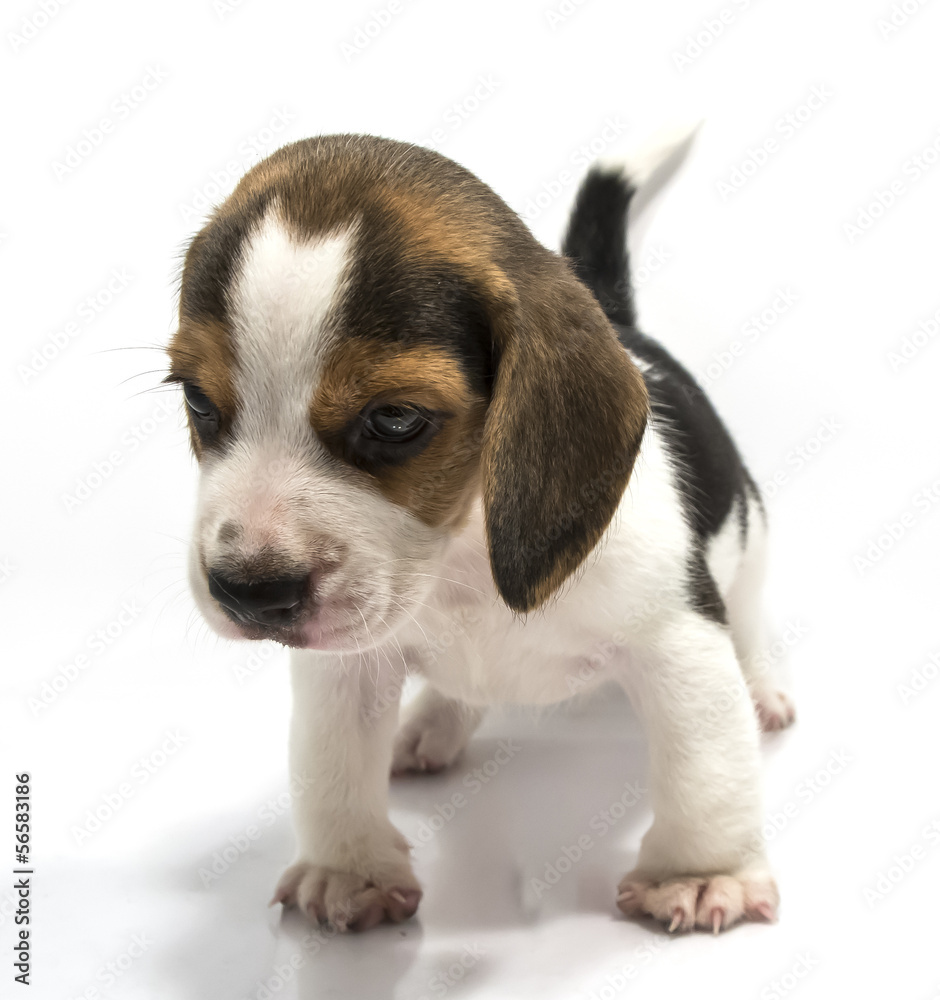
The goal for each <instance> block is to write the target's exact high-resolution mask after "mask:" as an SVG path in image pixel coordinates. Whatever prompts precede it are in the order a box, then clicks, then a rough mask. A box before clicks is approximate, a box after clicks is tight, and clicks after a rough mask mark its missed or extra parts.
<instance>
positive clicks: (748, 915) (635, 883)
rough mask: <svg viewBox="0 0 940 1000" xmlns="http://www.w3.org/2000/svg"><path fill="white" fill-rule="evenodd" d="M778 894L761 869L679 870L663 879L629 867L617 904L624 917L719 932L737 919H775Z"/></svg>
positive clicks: (675, 927) (673, 927) (672, 927)
mask: <svg viewBox="0 0 940 1000" xmlns="http://www.w3.org/2000/svg"><path fill="white" fill-rule="evenodd" d="M779 902H780V895H779V893H778V892H777V885H776V883H775V882H774V880H773V878H772V877H771V876H770V875H768V874H766V873H764V872H742V873H739V874H737V875H709V876H695V875H688V876H686V875H683V876H680V877H678V878H671V879H666V880H665V881H662V882H657V881H654V880H652V879H650V878H648V877H647V876H646V875H645V874H644V873H643V872H642V871H639V870H637V871H632V872H630V874H629V875H626V876H625V877H624V878H623V879H622V880H621V882H620V885H619V887H618V895H617V906H618V907H620V909H621V910H623V912H624V913H626V915H627V916H628V917H637V916H641V915H643V914H648V915H649V916H652V917H655V918H656V919H657V920H661V921H662V922H663V923H664V924H666V926H667V927H668V929H669V931H670V932H671V931H690V930H692V928H693V927H701V928H703V929H705V930H709V931H712V932H713V933H715V934H717V933H718V932H719V931H722V930H727V928H729V927H731V926H732V924H736V923H737V922H738V921H739V920H742V919H743V920H763V921H768V922H771V923H772V922H773V921H774V920H776V919H777V906H778V904H779Z"/></svg>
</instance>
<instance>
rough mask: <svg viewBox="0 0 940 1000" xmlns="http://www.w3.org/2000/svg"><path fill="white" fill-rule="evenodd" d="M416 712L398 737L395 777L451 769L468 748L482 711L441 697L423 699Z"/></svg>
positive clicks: (393, 753) (393, 771) (394, 758)
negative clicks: (408, 772)
mask: <svg viewBox="0 0 940 1000" xmlns="http://www.w3.org/2000/svg"><path fill="white" fill-rule="evenodd" d="M415 707H416V711H415V713H414V714H413V715H412V716H411V718H409V719H407V720H406V721H405V723H404V724H403V725H402V727H401V729H399V731H398V735H397V736H396V737H395V746H394V749H393V751H392V774H403V773H404V772H406V771H416V772H419V773H424V774H436V773H437V772H438V771H443V770H444V768H446V767H450V765H451V764H453V763H454V761H455V760H456V759H457V758H458V757H459V756H460V754H461V753H462V752H463V749H464V747H466V745H467V742H468V741H469V739H470V736H471V735H472V734H473V730H474V729H475V728H476V726H477V724H478V723H479V720H480V716H481V715H482V712H480V711H479V710H478V709H473V708H470V707H469V706H467V705H462V704H461V703H460V702H457V701H452V700H451V699H449V698H444V697H443V696H440V695H437V694H436V693H435V694H434V695H432V696H429V697H426V698H421V699H419V704H418V705H416V706H415Z"/></svg>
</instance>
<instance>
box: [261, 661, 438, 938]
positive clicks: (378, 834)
mask: <svg viewBox="0 0 940 1000" xmlns="http://www.w3.org/2000/svg"><path fill="white" fill-rule="evenodd" d="M366 658H367V662H363V661H361V660H360V657H359V656H353V657H341V656H333V655H329V654H325V653H310V652H306V651H295V652H294V653H292V656H291V676H292V685H293V691H294V712H293V719H292V722H291V738H290V769H291V778H292V784H293V787H294V788H295V789H297V790H300V789H303V791H302V792H299V794H298V795H296V796H295V799H294V806H293V810H294V825H295V828H296V834H297V848H298V850H297V859H296V861H295V862H294V864H293V865H292V866H291V867H290V868H289V869H288V870H287V871H286V872H285V873H284V875H283V877H282V878H281V881H280V883H279V884H278V887H277V890H276V891H275V894H274V900H273V901H274V902H282V903H284V904H286V905H296V906H297V907H299V908H300V909H301V910H303V911H304V912H305V913H306V914H307V915H308V916H309V917H310V918H311V919H313V920H326V921H329V922H330V923H331V924H333V925H334V926H335V927H337V928H339V929H340V930H347V929H350V930H365V929H367V928H369V927H372V926H374V925H375V924H377V923H380V922H381V921H382V920H384V919H389V920H393V921H399V920H406V919H407V918H408V917H410V916H412V915H413V914H414V912H415V910H417V908H418V902H419V901H420V899H421V889H420V887H419V885H418V882H417V880H416V879H415V876H414V873H413V872H412V870H411V863H410V860H409V848H408V843H407V841H406V840H405V838H404V837H403V836H402V835H401V834H400V833H399V832H398V830H396V829H395V827H394V826H392V824H391V823H390V822H389V819H388V777H389V768H390V766H391V760H392V743H393V740H394V737H395V729H396V726H397V721H398V701H399V695H400V692H401V683H402V675H403V668H402V670H401V671H398V670H396V669H395V668H393V667H392V666H391V665H390V664H389V663H388V661H387V660H385V662H379V661H380V660H384V659H385V658H384V657H380V656H377V655H376V656H373V657H371V658H370V657H369V654H366Z"/></svg>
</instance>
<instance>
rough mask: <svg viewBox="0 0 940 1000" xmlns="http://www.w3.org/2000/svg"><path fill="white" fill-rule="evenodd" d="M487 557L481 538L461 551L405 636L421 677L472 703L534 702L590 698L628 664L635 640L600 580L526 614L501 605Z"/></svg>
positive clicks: (574, 588) (587, 582) (586, 581)
mask: <svg viewBox="0 0 940 1000" xmlns="http://www.w3.org/2000/svg"><path fill="white" fill-rule="evenodd" d="M484 552H485V550H484V548H483V545H482V535H481V536H480V544H479V545H478V546H473V547H472V549H471V548H462V547H458V549H457V550H456V552H454V553H452V554H451V556H450V557H449V558H448V559H447V561H446V562H445V564H444V566H443V567H442V570H441V578H442V582H441V583H440V584H439V585H438V586H437V587H436V588H435V590H434V592H433V593H432V594H431V595H429V598H428V599H427V601H426V602H425V604H424V606H423V608H422V609H421V611H420V614H418V615H416V620H415V621H414V623H413V624H412V625H411V626H410V627H409V628H407V629H406V630H405V631H404V633H403V634H401V635H400V636H399V639H400V640H404V642H403V644H407V646H408V648H409V649H410V650H412V651H413V658H412V663H413V667H414V669H415V670H416V671H417V672H419V673H421V674H423V675H424V676H425V677H427V678H428V680H430V681H431V682H432V683H433V684H434V685H435V686H436V687H437V688H439V689H440V690H441V691H442V692H444V693H445V694H447V695H449V696H450V697H453V698H458V699H460V700H461V701H465V702H468V703H470V704H478V705H487V704H499V703H514V704H527V705H537V704H550V703H552V702H558V701H564V700H565V699H567V698H571V697H573V696H575V695H578V694H583V693H584V692H585V691H588V690H590V689H592V688H593V687H596V686H598V685H599V684H601V683H602V682H603V681H605V680H607V679H608V678H609V677H610V676H611V672H612V671H613V670H614V669H615V668H616V667H618V666H622V665H623V663H624V662H625V660H626V659H627V657H628V655H629V642H628V641H627V639H626V636H625V634H621V633H620V632H618V629H617V627H616V623H615V622H614V620H613V618H612V617H611V616H612V615H613V614H615V608H614V605H615V604H616V603H617V602H616V601H615V599H614V596H613V594H612V593H611V592H609V591H608V592H606V593H605V590H604V588H603V586H602V585H599V584H600V581H598V580H595V579H582V580H580V581H578V582H577V583H576V584H574V585H573V586H571V587H570V588H568V590H567V592H565V593H563V594H562V595H561V597H560V598H559V599H557V600H555V601H551V602H549V604H548V605H547V606H546V607H545V608H544V609H543V610H540V611H538V612H534V613H532V614H530V615H527V616H525V617H522V616H518V615H514V614H513V613H512V612H511V611H510V610H509V609H508V608H507V607H506V606H505V605H504V604H503V602H502V601H500V600H499V598H498V596H497V593H496V590H495V588H494V586H493V582H492V577H491V575H490V571H489V564H488V562H487V560H486V558H485V555H483V553H484ZM605 605H606V606H605Z"/></svg>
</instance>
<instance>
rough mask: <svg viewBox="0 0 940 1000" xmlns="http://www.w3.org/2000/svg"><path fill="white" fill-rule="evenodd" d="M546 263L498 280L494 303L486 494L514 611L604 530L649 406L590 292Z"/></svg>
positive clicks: (540, 593)
mask: <svg viewBox="0 0 940 1000" xmlns="http://www.w3.org/2000/svg"><path fill="white" fill-rule="evenodd" d="M552 263H553V264H557V266H551V267H548V268H545V269H544V271H547V272H548V273H543V274H542V275H541V276H540V277H539V278H535V279H529V280H526V281H525V282H522V281H517V282H516V284H515V287H514V289H513V291H512V292H510V291H509V290H508V289H507V284H508V282H504V281H500V282H499V284H501V285H502V290H501V292H500V293H498V294H497V296H496V300H495V302H492V303H491V305H492V309H491V314H490V315H491V322H492V325H493V334H494V342H495V348H496V378H495V383H494V387H493V395H492V399H491V402H490V407H489V411H488V413H487V417H486V424H485V427H484V431H483V447H482V453H481V473H482V485H483V505H484V513H485V519H486V527H487V537H488V542H489V556H490V565H491V567H492V571H493V579H494V580H495V582H496V586H497V588H498V589H499V592H500V594H501V595H502V597H503V599H504V600H505V602H506V603H507V604H508V605H509V607H510V608H512V609H513V610H514V611H520V612H525V611H531V610H533V609H534V608H537V607H538V606H539V605H541V604H542V603H543V602H544V601H545V600H547V598H548V597H550V596H551V595H552V594H553V593H554V592H555V591H556V590H557V589H558V588H559V587H560V586H561V584H562V583H563V582H564V581H565V580H566V579H567V578H568V576H569V575H570V574H571V573H573V572H574V571H575V570H576V569H577V568H578V566H579V565H580V564H581V563H582V561H583V560H584V558H585V557H586V556H587V555H588V553H589V552H590V551H591V549H593V548H594V546H595V545H596V544H597V542H598V541H599V539H600V537H601V535H602V534H603V532H604V530H605V529H606V528H607V526H608V524H609V523H610V520H611V518H612V517H613V514H614V511H615V510H616V509H617V505H618V504H619V502H620V498H621V497H622V495H623V492H624V489H625V488H626V485H627V481H628V480H629V478H630V473H631V471H632V469H633V463H634V461H635V459H636V456H637V452H638V451H639V448H640V440H641V439H642V437H643V431H644V428H645V427H646V418H647V412H648V399H647V394H646V386H645V384H644V382H643V377H642V376H641V375H640V372H639V371H638V369H637V368H636V366H635V365H634V364H633V362H632V361H631V360H630V358H629V357H628V356H627V353H626V351H625V350H624V349H623V348H622V347H621V346H620V344H619V343H618V341H617V338H616V335H615V333H614V330H613V328H612V327H611V325H610V323H609V322H608V320H607V318H606V316H605V315H604V313H603V312H602V311H601V308H600V306H599V305H598V304H597V301H596V300H595V299H594V297H593V296H592V295H591V293H590V292H589V291H588V290H587V289H586V288H585V287H584V286H583V285H582V284H581V283H580V282H579V281H578V280H577V279H576V278H575V277H574V276H573V275H572V273H571V272H570V270H569V269H568V267H567V265H566V264H564V262H562V261H561V260H560V259H557V258H556V259H555V261H553V262H552ZM492 288H493V286H492V285H490V289H491V290H492Z"/></svg>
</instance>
